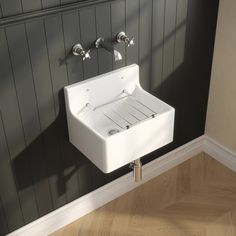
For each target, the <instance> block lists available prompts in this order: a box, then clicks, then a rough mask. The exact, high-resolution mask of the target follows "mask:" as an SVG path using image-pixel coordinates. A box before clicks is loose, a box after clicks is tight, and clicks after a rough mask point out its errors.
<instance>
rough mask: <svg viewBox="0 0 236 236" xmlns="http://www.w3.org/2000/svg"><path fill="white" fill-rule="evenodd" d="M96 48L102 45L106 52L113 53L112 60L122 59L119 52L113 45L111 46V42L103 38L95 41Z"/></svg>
mask: <svg viewBox="0 0 236 236" xmlns="http://www.w3.org/2000/svg"><path fill="white" fill-rule="evenodd" d="M95 46H96V48H101V47H103V48H104V49H106V50H107V51H108V52H110V53H111V54H113V55H114V60H115V61H120V60H122V55H121V54H120V52H118V51H117V49H116V48H115V47H113V46H112V45H111V44H109V43H107V42H106V41H105V40H104V38H98V39H97V40H96V42H95Z"/></svg>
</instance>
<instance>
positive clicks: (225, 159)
mask: <svg viewBox="0 0 236 236" xmlns="http://www.w3.org/2000/svg"><path fill="white" fill-rule="evenodd" d="M203 141H204V146H203V151H204V152H205V153H207V154H208V155H209V156H211V157H213V158H214V159H216V160H217V161H219V162H220V163H221V164H223V165H225V166H227V167H228V168H229V169H231V170H233V171H235V172H236V153H235V152H233V151H231V150H229V149H228V148H226V147H225V146H223V145H222V144H220V143H219V142H217V141H215V140H214V139H212V138H211V137H209V136H207V135H204V138H203Z"/></svg>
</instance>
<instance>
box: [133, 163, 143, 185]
mask: <svg viewBox="0 0 236 236" xmlns="http://www.w3.org/2000/svg"><path fill="white" fill-rule="evenodd" d="M130 168H131V169H132V170H133V176H134V181H135V182H139V181H141V180H142V162H141V160H140V159H136V160H134V161H133V162H131V163H130Z"/></svg>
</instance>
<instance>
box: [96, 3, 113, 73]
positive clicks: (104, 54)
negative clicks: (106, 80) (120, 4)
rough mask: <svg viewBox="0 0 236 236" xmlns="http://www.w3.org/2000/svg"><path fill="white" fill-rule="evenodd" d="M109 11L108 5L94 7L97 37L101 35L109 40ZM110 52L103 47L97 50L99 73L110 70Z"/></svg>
mask: <svg viewBox="0 0 236 236" xmlns="http://www.w3.org/2000/svg"><path fill="white" fill-rule="evenodd" d="M110 16H111V12H110V6H109V5H101V6H97V7H96V24H97V38H98V37H103V38H104V39H105V40H106V41H108V42H111V40H112V38H111V17H110ZM112 60H113V58H112V54H111V53H109V52H108V51H106V50H104V49H103V48H101V49H99V50H98V68H99V74H102V73H106V72H108V71H111V70H112Z"/></svg>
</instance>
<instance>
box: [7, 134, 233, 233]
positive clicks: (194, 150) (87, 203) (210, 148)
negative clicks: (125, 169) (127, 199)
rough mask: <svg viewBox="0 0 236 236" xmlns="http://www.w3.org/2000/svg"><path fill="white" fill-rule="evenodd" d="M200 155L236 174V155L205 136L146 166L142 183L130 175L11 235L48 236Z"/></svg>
mask: <svg viewBox="0 0 236 236" xmlns="http://www.w3.org/2000/svg"><path fill="white" fill-rule="evenodd" d="M201 152H206V153H207V154H209V155H210V156H212V157H214V158H216V160H218V161H219V162H221V163H222V164H224V165H226V166H227V167H229V168H231V169H233V170H234V171H236V154H235V153H233V152H231V151H229V150H227V149H226V148H225V147H223V146H222V145H220V144H219V143H217V142H215V141H214V140H213V139H211V138H209V137H208V136H205V135H203V136H201V137H199V138H197V139H195V140H193V141H191V142H189V143H187V144H185V145H183V146H181V147H179V148H177V149H175V150H173V151H171V152H169V153H167V154H165V155H163V156H161V157H159V158H157V159H156V160H154V161H152V162H149V163H148V164H146V165H144V166H143V180H142V181H141V182H140V183H138V184H137V183H135V182H134V180H133V176H132V173H129V174H127V175H125V176H122V177H120V178H118V179H117V180H114V181H112V182H111V183H108V184H106V185H105V186H103V187H101V188H99V189H97V190H94V191H93V192H91V193H89V194H87V195H85V196H83V197H80V198H79V199H77V200H74V201H73V202H71V203H68V204H67V205H65V206H63V207H61V208H59V209H57V210H55V211H53V212H51V213H49V214H47V215H45V216H43V217H41V218H39V219H38V220H36V221H34V222H32V223H30V224H28V225H25V226H23V227H22V228H20V229H18V230H16V231H14V232H12V233H10V234H8V235H9V236H28V235H34V236H43V235H48V234H50V233H52V232H54V231H56V230H58V229H59V228H62V227H64V226H65V225H67V224H70V223H71V222H73V221H75V220H77V219H78V218H80V217H82V216H84V215H86V214H88V213H90V212H92V211H94V210H95V209H97V208H99V207H101V206H103V205H105V204H106V203H108V202H110V201H112V200H114V199H115V198H118V197H119V196H121V195H123V194H124V193H127V192H129V191H131V190H133V189H134V188H136V187H138V186H140V185H142V184H143V183H145V182H147V181H148V180H150V179H153V178H154V177H156V176H158V175H160V174H162V173H164V172H165V171H167V170H169V169H171V168H173V167H175V166H178V165H179V164H181V163H182V162H184V161H186V160H188V159H190V158H191V157H193V156H195V155H197V154H199V153H201Z"/></svg>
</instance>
